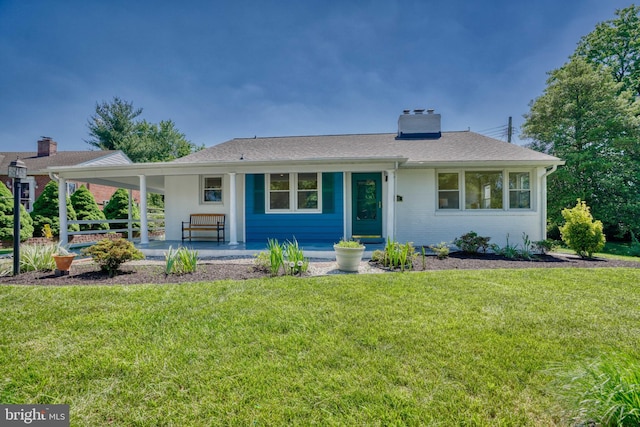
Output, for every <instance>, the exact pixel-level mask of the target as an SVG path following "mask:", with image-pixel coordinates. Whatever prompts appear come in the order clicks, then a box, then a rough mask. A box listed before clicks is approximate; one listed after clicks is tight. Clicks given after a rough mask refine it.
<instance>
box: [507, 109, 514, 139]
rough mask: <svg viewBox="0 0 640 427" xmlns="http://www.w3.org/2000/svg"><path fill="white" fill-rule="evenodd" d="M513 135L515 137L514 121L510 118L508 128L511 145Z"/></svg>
mask: <svg viewBox="0 0 640 427" xmlns="http://www.w3.org/2000/svg"><path fill="white" fill-rule="evenodd" d="M511 135H513V121H512V120H511V116H509V125H508V126H507V142H509V143H511Z"/></svg>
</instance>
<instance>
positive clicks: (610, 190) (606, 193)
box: [523, 57, 640, 235]
mask: <svg viewBox="0 0 640 427" xmlns="http://www.w3.org/2000/svg"><path fill="white" fill-rule="evenodd" d="M621 85H622V83H617V82H615V81H614V79H613V77H612V76H611V75H610V74H609V73H608V72H606V71H604V70H603V69H602V67H598V68H594V67H593V66H592V65H591V64H589V63H587V62H586V61H585V60H584V59H582V58H580V57H574V58H572V59H571V61H570V62H568V63H567V64H565V65H564V66H562V67H561V68H559V69H557V70H554V71H552V72H551V73H550V74H549V78H548V80H547V87H546V89H545V91H544V93H543V95H542V96H540V97H539V98H537V99H536V100H534V101H532V103H531V105H530V106H531V110H530V112H529V113H528V114H526V115H525V123H524V125H523V136H524V137H525V138H530V139H532V140H533V142H532V143H531V144H530V146H531V147H532V148H533V149H536V150H538V151H542V152H546V153H549V154H552V155H555V156H557V157H560V158H562V159H563V160H565V161H566V165H565V166H563V167H560V168H559V169H558V171H557V172H556V173H555V174H552V175H551V176H550V177H549V180H548V216H549V220H550V221H551V223H552V224H554V225H556V226H557V225H560V224H561V223H562V215H561V212H562V209H564V208H568V207H571V206H573V205H574V204H575V201H576V199H581V200H584V201H586V202H587V203H588V204H589V205H590V206H591V208H592V212H593V215H594V217H596V218H598V219H600V220H601V221H602V222H603V224H604V225H605V230H606V231H607V233H614V234H618V235H619V234H623V233H625V232H627V231H628V230H629V229H633V230H634V231H638V230H640V223H639V221H640V162H639V161H638V160H639V159H638V153H637V150H636V149H635V148H634V147H635V142H634V141H636V140H637V138H638V136H639V135H638V124H639V123H638V119H637V113H638V111H639V109H638V104H637V103H630V102H629V99H630V96H629V94H628V93H627V92H624V91H621V88H620V86H621Z"/></svg>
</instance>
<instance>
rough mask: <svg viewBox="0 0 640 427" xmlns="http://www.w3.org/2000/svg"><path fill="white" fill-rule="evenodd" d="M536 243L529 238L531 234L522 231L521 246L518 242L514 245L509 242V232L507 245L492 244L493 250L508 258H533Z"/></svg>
mask: <svg viewBox="0 0 640 427" xmlns="http://www.w3.org/2000/svg"><path fill="white" fill-rule="evenodd" d="M534 246H535V245H534V243H533V242H531V239H529V235H528V234H527V233H524V232H523V233H522V247H519V246H518V245H517V244H516V245H512V244H511V243H509V234H507V243H506V245H505V246H503V247H500V246H499V245H496V244H493V245H491V250H492V251H493V252H494V253H496V254H498V255H502V256H503V257H505V258H507V259H526V260H530V259H531V258H533V250H534Z"/></svg>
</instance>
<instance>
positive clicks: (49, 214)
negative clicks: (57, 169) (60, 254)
mask: <svg viewBox="0 0 640 427" xmlns="http://www.w3.org/2000/svg"><path fill="white" fill-rule="evenodd" d="M58 194H59V193H58V183H57V182H55V181H49V183H48V184H47V185H46V186H45V187H44V190H42V194H40V197H38V198H37V199H36V201H35V202H34V203H33V210H32V211H31V218H32V219H33V227H34V236H38V237H42V236H44V234H43V233H42V229H43V227H44V225H45V224H49V226H50V227H51V232H52V233H53V235H54V236H59V235H60V217H59V213H58ZM77 219H78V218H77V217H76V211H75V210H74V209H73V206H72V205H71V199H69V197H67V220H68V221H75V220H77ZM68 230H70V231H80V227H79V226H78V224H71V225H69V226H68Z"/></svg>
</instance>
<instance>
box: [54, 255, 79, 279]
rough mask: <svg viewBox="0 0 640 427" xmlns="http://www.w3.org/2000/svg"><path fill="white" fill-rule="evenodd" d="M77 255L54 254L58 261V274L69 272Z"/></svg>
mask: <svg viewBox="0 0 640 427" xmlns="http://www.w3.org/2000/svg"><path fill="white" fill-rule="evenodd" d="M75 257H76V255H75V254H71V255H54V256H53V260H54V261H55V262H56V272H55V273H56V276H61V275H67V274H69V269H70V268H71V263H72V262H73V259H74V258H75Z"/></svg>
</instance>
